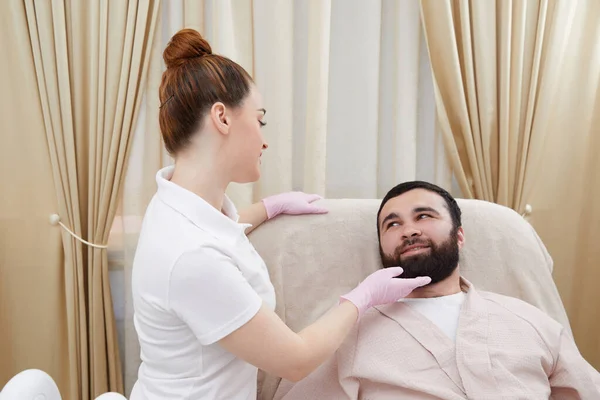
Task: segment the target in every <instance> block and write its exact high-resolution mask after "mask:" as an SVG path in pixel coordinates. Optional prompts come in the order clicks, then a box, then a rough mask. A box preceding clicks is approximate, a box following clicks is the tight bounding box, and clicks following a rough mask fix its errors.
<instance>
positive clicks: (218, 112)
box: [210, 102, 229, 135]
mask: <svg viewBox="0 0 600 400" xmlns="http://www.w3.org/2000/svg"><path fill="white" fill-rule="evenodd" d="M210 119H211V121H212V123H213V125H214V126H215V128H217V131H219V133H221V134H223V135H227V134H229V118H228V116H227V107H225V104H223V103H221V102H216V103H215V104H213V105H212V107H211V108H210Z"/></svg>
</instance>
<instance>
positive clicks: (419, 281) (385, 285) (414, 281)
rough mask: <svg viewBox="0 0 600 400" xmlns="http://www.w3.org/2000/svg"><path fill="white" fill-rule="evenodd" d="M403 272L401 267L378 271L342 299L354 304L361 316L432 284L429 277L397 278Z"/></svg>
mask: <svg viewBox="0 0 600 400" xmlns="http://www.w3.org/2000/svg"><path fill="white" fill-rule="evenodd" d="M402 272H404V270H403V269H402V268H400V267H390V268H384V269H380V270H377V271H375V272H373V273H372V274H371V275H369V276H367V278H366V279H365V280H364V281H362V282H361V283H360V284H359V285H358V286H357V287H356V288H355V289H354V290H352V291H351V292H350V293H348V294H346V295H343V296H341V298H342V299H343V300H348V301H350V302H352V303H353V304H354V305H355V306H356V307H357V308H358V314H359V315H361V314H362V313H363V312H365V311H366V310H368V309H369V308H371V307H373V306H378V305H383V304H389V303H394V302H396V301H397V300H399V299H401V298H404V297H406V296H408V295H409V294H410V292H412V291H413V290H415V289H416V288H418V287H421V286H425V285H427V284H428V283H429V282H431V278H430V277H428V276H420V277H417V278H410V279H402V278H395V277H396V276H399V275H401V274H402Z"/></svg>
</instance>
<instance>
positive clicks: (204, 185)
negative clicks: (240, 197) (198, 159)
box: [171, 159, 229, 211]
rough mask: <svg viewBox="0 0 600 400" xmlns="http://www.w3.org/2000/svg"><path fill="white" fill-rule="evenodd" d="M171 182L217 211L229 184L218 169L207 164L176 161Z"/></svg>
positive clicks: (220, 206)
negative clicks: (198, 197) (193, 194)
mask: <svg viewBox="0 0 600 400" xmlns="http://www.w3.org/2000/svg"><path fill="white" fill-rule="evenodd" d="M171 182H173V183H175V184H176V185H178V186H181V187H182V188H184V189H186V190H189V191H190V192H192V193H195V194H196V195H198V196H200V197H201V198H202V199H203V200H204V201H206V202H207V203H209V204H210V205H212V206H213V207H215V208H216V209H217V210H219V211H221V210H222V208H223V200H224V198H225V191H226V190H227V186H228V184H229V182H227V180H226V179H224V178H223V176H222V172H221V171H220V170H219V168H218V167H216V166H214V165H210V164H209V163H204V164H202V163H191V162H189V161H187V160H185V159H182V160H176V162H175V169H174V171H173V176H172V177H171Z"/></svg>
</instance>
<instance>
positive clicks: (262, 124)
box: [258, 119, 267, 128]
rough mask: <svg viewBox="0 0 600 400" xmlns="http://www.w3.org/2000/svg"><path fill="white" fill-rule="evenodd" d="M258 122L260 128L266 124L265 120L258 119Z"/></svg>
mask: <svg viewBox="0 0 600 400" xmlns="http://www.w3.org/2000/svg"><path fill="white" fill-rule="evenodd" d="M258 123H259V124H260V126H261V128H262V127H263V126H265V125H267V123H266V122H263V121H261V120H260V119H259V120H258Z"/></svg>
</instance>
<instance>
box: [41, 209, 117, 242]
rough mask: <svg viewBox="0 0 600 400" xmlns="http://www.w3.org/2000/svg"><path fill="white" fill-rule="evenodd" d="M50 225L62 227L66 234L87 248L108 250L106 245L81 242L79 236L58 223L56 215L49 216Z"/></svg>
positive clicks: (58, 219)
mask: <svg viewBox="0 0 600 400" xmlns="http://www.w3.org/2000/svg"><path fill="white" fill-rule="evenodd" d="M50 225H54V226H56V225H60V226H62V227H63V228H64V229H65V230H66V231H67V232H69V233H70V234H71V236H73V237H74V238H75V239H77V240H79V241H80V242H81V243H84V244H87V245H88V246H91V247H95V248H97V249H106V248H108V245H103V244H94V243H90V242H88V241H86V240H83V239H82V238H80V237H79V236H77V235H76V234H75V233H74V232H73V231H71V230H70V229H69V228H67V227H66V226H65V224H63V223H62V222H60V216H59V215H58V214H51V215H50Z"/></svg>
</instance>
